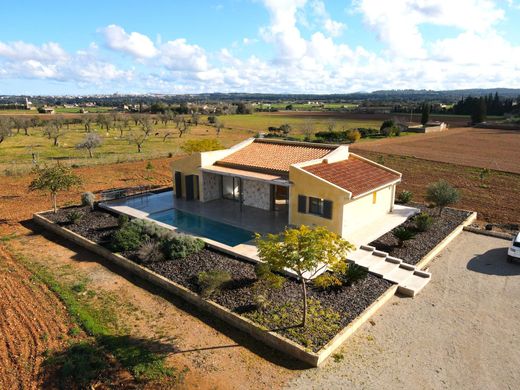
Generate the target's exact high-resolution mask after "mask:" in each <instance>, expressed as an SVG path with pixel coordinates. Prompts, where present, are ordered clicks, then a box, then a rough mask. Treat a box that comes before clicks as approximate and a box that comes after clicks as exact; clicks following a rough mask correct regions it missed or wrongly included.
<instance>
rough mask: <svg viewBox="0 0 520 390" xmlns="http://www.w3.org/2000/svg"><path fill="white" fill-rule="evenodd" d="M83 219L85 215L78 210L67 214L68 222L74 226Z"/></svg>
mask: <svg viewBox="0 0 520 390" xmlns="http://www.w3.org/2000/svg"><path fill="white" fill-rule="evenodd" d="M81 218H83V213H82V212H80V211H78V210H73V211H71V212H70V213H68V214H67V221H68V222H69V223H70V224H73V225H74V224H76V223H78V222H79V221H80V220H81Z"/></svg>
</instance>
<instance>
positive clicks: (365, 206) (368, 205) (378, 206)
mask: <svg viewBox="0 0 520 390" xmlns="http://www.w3.org/2000/svg"><path fill="white" fill-rule="evenodd" d="M394 190H395V184H394V185H391V186H388V187H385V188H382V189H380V190H378V191H376V192H377V197H376V203H375V204H374V203H373V192H370V193H369V194H367V195H365V196H362V197H361V198H358V199H354V200H352V201H350V202H348V203H346V204H345V205H344V206H343V231H342V236H343V237H345V236H346V235H348V234H349V233H351V232H353V231H355V230H356V229H358V228H359V227H360V226H364V225H367V224H369V223H371V222H373V221H374V220H375V219H377V218H379V217H381V216H383V215H385V214H387V213H389V212H391V211H392V208H393V198H394Z"/></svg>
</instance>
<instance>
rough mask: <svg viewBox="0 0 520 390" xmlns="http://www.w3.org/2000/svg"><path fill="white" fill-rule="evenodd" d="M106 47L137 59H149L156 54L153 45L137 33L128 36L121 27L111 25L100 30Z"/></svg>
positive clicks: (148, 39) (144, 36)
mask: <svg viewBox="0 0 520 390" xmlns="http://www.w3.org/2000/svg"><path fill="white" fill-rule="evenodd" d="M102 32H103V35H104V37H105V43H106V45H107V46H108V47H109V48H111V49H112V50H118V51H122V52H125V53H128V54H131V55H133V56H134V57H137V58H151V57H154V56H155V55H156V54H157V49H156V48H155V45H154V43H153V42H152V40H151V39H150V38H148V37H147V36H146V35H143V34H140V33H138V32H132V33H130V34H128V33H127V32H126V31H125V30H124V29H123V28H122V27H120V26H118V25H115V24H111V25H109V26H107V27H105V28H104V29H102Z"/></svg>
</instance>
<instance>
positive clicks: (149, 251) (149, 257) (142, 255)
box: [137, 239, 164, 263]
mask: <svg viewBox="0 0 520 390" xmlns="http://www.w3.org/2000/svg"><path fill="white" fill-rule="evenodd" d="M137 257H138V258H139V260H141V261H142V262H143V263H153V262H157V261H162V260H164V255H163V253H162V251H161V244H160V243H159V242H157V241H155V240H153V239H147V240H146V241H144V242H143V243H142V244H141V246H140V247H139V250H138V251H137Z"/></svg>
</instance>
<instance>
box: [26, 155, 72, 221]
mask: <svg viewBox="0 0 520 390" xmlns="http://www.w3.org/2000/svg"><path fill="white" fill-rule="evenodd" d="M35 173H36V178H35V179H34V180H33V181H32V182H31V184H30V185H29V191H37V190H38V191H47V192H49V193H50V195H51V200H52V207H53V210H54V212H55V213H56V212H57V211H58V207H57V195H58V192H60V191H69V190H70V189H71V188H72V187H74V186H78V185H80V184H81V179H80V178H79V176H77V175H76V174H75V173H74V172H72V170H71V169H70V168H67V167H65V166H63V165H60V164H56V165H54V166H52V167H45V168H36V169H35Z"/></svg>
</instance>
